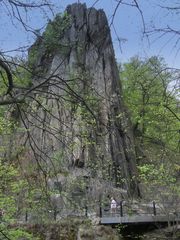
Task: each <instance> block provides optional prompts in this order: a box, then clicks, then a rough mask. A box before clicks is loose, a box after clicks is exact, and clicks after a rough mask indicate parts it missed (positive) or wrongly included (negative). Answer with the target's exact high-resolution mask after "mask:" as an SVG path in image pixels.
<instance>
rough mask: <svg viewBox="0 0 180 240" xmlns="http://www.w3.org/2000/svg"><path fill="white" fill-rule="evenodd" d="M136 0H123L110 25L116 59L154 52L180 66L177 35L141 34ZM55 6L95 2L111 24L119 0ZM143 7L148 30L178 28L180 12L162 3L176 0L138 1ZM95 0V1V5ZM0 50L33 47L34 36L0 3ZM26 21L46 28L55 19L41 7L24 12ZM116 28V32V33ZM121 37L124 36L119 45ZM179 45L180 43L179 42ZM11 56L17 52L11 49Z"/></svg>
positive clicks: (59, 6)
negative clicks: (48, 22)
mask: <svg viewBox="0 0 180 240" xmlns="http://www.w3.org/2000/svg"><path fill="white" fill-rule="evenodd" d="M133 1H134V0H122V2H123V3H124V4H121V5H120V6H119V7H118V8H117V11H116V14H115V18H114V26H111V34H112V40H113V45H114V49H115V55H116V59H117V62H127V61H128V60H129V59H130V58H131V57H133V56H135V55H139V56H140V57H142V58H147V57H150V56H152V55H158V56H162V57H164V58H165V62H166V63H167V64H168V66H169V67H175V68H180V53H179V52H178V44H179V42H178V41H177V40H178V39H177V38H176V35H172V34H166V35H164V36H162V37H161V38H159V37H158V36H160V35H154V36H150V37H149V38H147V36H144V35H143V34H142V32H143V27H144V25H143V20H142V16H141V14H140V11H138V9H137V8H135V7H132V6H129V4H131V3H132V2H133ZM51 2H52V3H53V4H54V5H55V7H54V13H58V12H63V11H64V10H65V8H66V6H67V5H68V4H72V3H74V2H81V3H86V5H87V6H88V7H91V6H92V5H94V7H95V8H97V9H103V10H104V11H105V13H106V15H107V18H108V20H109V23H111V21H112V14H113V12H114V11H115V9H116V6H117V3H118V1H117V0H99V1H97V0H96V1H95V0H84V1H72V0H51ZM137 2H138V4H139V7H140V9H141V10H142V12H143V17H144V22H145V27H146V29H147V30H148V29H150V27H151V25H152V24H154V23H155V24H156V25H158V27H160V26H165V27H167V26H170V27H173V28H175V29H178V30H179V25H180V24H179V23H180V13H179V14H170V13H169V11H166V10H165V9H164V8H162V6H161V7H160V6H159V7H158V6H157V3H158V5H160V4H162V5H163V4H164V5H163V6H172V4H175V3H176V2H177V1H176V0H158V1H157V0H138V1H137ZM95 3H96V4H95ZM0 11H1V16H0V51H8V50H12V49H16V48H18V47H21V46H27V45H28V46H30V45H31V44H32V43H33V42H34V40H35V36H34V35H33V34H32V33H30V32H27V31H25V29H24V28H23V26H22V25H21V24H19V23H18V21H16V20H14V21H11V18H10V17H9V16H8V14H9V13H8V11H7V8H5V7H4V8H3V6H2V5H1V3H0ZM22 16H23V18H24V21H25V22H27V24H28V25H30V26H31V27H32V28H34V29H39V28H42V27H45V26H46V24H47V21H48V20H47V19H48V18H53V15H52V14H51V13H49V14H48V15H47V14H46V15H44V13H42V12H40V11H39V10H36V11H33V12H29V13H28V14H24V13H23V12H22ZM115 31H116V33H115ZM118 38H120V39H121V46H119V41H118ZM179 47H180V45H179ZM10 54H11V55H13V54H17V52H11V53H10Z"/></svg>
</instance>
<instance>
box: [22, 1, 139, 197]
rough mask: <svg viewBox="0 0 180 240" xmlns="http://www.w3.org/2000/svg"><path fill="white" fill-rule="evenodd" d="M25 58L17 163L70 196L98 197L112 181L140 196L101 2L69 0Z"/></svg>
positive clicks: (109, 188) (115, 186)
mask: <svg viewBox="0 0 180 240" xmlns="http://www.w3.org/2000/svg"><path fill="white" fill-rule="evenodd" d="M29 65H30V67H31V69H32V70H33V74H34V76H33V91H32V94H31V103H29V105H30V106H29V107H28V108H27V109H26V110H24V113H23V114H24V115H23V114H22V119H24V121H23V124H24V126H25V127H26V129H28V131H27V132H28V137H27V135H26V137H25V136H24V137H22V136H21V141H20V142H19V143H21V144H22V145H25V146H27V148H26V151H25V152H24V153H23V154H24V155H23V156H22V154H21V159H22V163H23V164H25V162H28V165H32V166H31V169H32V168H33V172H34V171H35V170H37V172H38V173H39V172H40V173H42V174H44V176H45V179H46V181H47V182H48V184H49V186H51V187H53V186H54V187H57V188H58V189H60V191H66V192H68V191H69V192H70V193H71V195H73V194H74V196H77V195H78V194H79V195H81V194H84V195H85V194H87V192H88V196H89V197H90V198H91V199H100V198H101V197H102V195H103V194H106V195H108V194H113V192H112V189H116V190H117V192H118V189H121V190H122V189H123V190H122V191H124V192H126V191H127V194H128V195H129V196H131V197H137V196H139V195H140V192H139V188H138V183H137V169H136V154H135V147H134V139H133V134H132V129H131V123H130V121H129V118H128V114H127V111H126V108H125V106H124V103H123V99H122V90H121V83H120V79H119V72H118V68H117V64H116V60H115V56H114V50H113V45H112V40H111V35H110V29H109V26H108V22H107V18H106V16H105V13H104V12H103V10H96V9H94V8H89V9H87V8H86V5H85V4H72V5H70V6H68V7H67V9H66V12H65V13H64V14H63V15H57V16H56V18H55V20H54V21H52V22H49V24H48V26H47V28H46V30H45V32H44V33H43V35H42V36H39V37H38V39H37V40H36V42H35V43H34V44H33V46H32V47H31V48H30V49H29ZM32 99H33V100H32ZM25 112H26V114H25ZM27 149H29V150H27ZM25 159H26V161H25ZM27 171H28V170H27ZM84 183H85V184H84ZM87 184H88V186H87ZM93 201H94V200H93Z"/></svg>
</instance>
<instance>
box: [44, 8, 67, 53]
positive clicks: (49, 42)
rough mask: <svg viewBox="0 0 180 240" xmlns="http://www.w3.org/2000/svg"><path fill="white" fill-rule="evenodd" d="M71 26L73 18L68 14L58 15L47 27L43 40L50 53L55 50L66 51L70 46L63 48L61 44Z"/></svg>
mask: <svg viewBox="0 0 180 240" xmlns="http://www.w3.org/2000/svg"><path fill="white" fill-rule="evenodd" d="M70 25H71V18H70V16H69V15H68V14H67V13H64V14H63V15H62V14H57V15H56V17H55V19H54V20H53V21H52V22H50V23H49V24H48V25H47V28H46V31H45V32H44V34H43V40H44V45H45V48H46V49H47V50H48V52H53V51H54V50H58V49H61V50H62V48H64V50H65V51H66V50H67V48H68V49H69V46H63V44H61V42H60V41H61V38H62V36H63V34H64V32H65V30H67V28H69V27H70Z"/></svg>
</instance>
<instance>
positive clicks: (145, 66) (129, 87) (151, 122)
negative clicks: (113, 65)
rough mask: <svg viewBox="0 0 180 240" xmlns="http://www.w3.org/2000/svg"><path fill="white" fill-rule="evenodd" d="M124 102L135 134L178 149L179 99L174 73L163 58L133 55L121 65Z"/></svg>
mask: <svg viewBox="0 0 180 240" xmlns="http://www.w3.org/2000/svg"><path fill="white" fill-rule="evenodd" d="M120 75H121V80H122V84H123V92H124V99H125V102H126V104H127V106H128V108H129V109H130V112H131V116H132V122H133V124H134V130H135V133H136V135H138V134H139V136H140V137H141V141H142V142H143V141H145V140H148V141H154V142H156V143H159V144H161V145H166V146H168V147H170V148H171V149H174V150H177V149H178V147H179V145H178V144H179V142H178V141H179V127H180V125H179V120H180V115H179V114H180V113H179V112H178V105H179V99H178V97H177V95H176V92H175V91H172V84H173V79H174V78H175V76H174V75H175V73H173V72H172V71H168V68H167V66H166V65H165V63H164V60H163V59H162V58H157V57H151V58H149V59H146V60H144V61H143V60H141V59H139V58H138V57H134V58H132V59H131V60H130V62H129V63H125V64H124V65H123V66H122V67H121V73H120Z"/></svg>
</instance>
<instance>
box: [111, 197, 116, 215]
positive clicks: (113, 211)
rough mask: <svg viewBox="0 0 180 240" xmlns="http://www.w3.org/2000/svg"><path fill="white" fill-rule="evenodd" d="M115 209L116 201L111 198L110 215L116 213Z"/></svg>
mask: <svg viewBox="0 0 180 240" xmlns="http://www.w3.org/2000/svg"><path fill="white" fill-rule="evenodd" d="M116 208H117V202H116V200H115V199H114V198H113V197H112V198H111V213H116Z"/></svg>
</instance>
